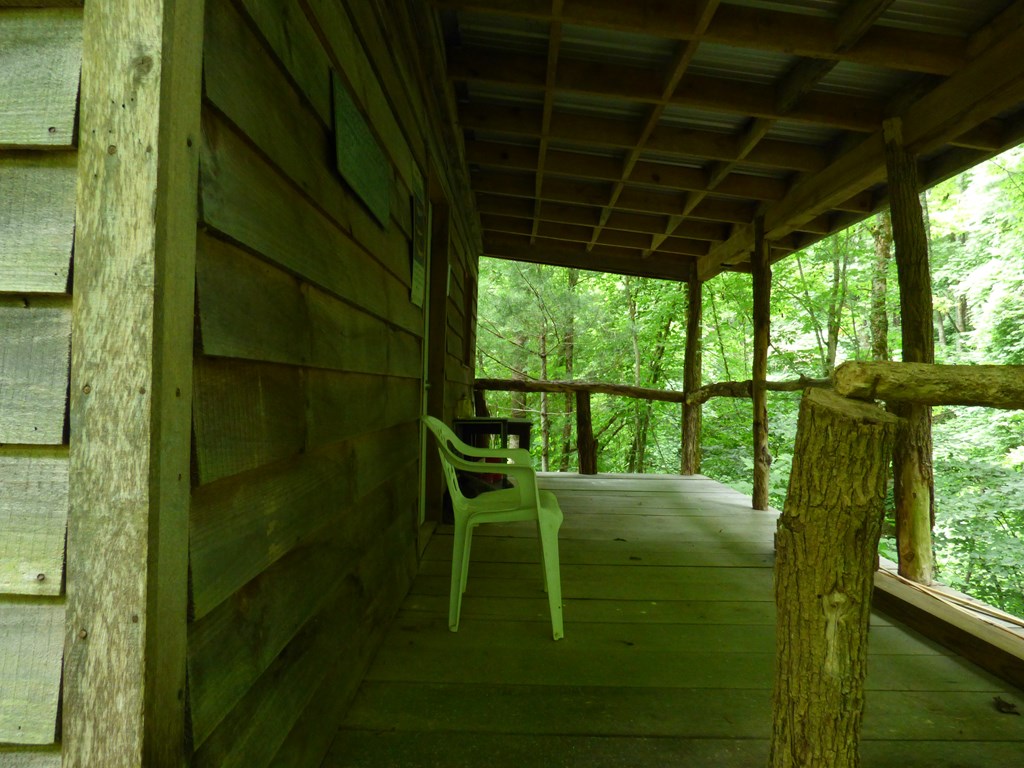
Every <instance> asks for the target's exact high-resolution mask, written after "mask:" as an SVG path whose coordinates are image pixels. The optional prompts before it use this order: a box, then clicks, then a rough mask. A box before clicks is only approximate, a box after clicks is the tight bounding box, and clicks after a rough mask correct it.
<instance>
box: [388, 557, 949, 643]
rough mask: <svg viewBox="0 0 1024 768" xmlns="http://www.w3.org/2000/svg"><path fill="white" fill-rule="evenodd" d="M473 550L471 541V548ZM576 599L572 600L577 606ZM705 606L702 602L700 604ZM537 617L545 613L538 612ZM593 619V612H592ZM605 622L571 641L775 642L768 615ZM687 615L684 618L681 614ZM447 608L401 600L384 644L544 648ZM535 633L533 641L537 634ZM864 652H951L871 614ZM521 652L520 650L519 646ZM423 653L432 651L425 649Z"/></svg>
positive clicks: (530, 635) (508, 628) (500, 623)
mask: <svg viewBox="0 0 1024 768" xmlns="http://www.w3.org/2000/svg"><path fill="white" fill-rule="evenodd" d="M475 552H476V549H475V546H474V553H475ZM579 604H580V603H576V605H579ZM705 607H706V606H705ZM540 618H541V619H542V620H543V619H544V618H545V617H543V616H541V617H540ZM594 618H596V617H594ZM605 618H606V620H604V621H587V622H586V627H585V629H583V630H582V631H580V632H578V633H574V634H573V645H574V646H576V647H577V648H579V649H590V650H594V651H598V650H602V649H605V650H612V651H619V650H621V649H623V648H636V649H638V650H643V651H678V652H681V653H700V652H709V651H714V652H728V653H748V652H754V653H757V652H769V653H770V652H771V651H772V649H773V648H774V647H775V625H774V623H773V622H772V621H771V620H770V619H769V620H766V621H763V622H755V621H753V620H750V621H748V622H746V623H740V622H738V621H735V620H733V619H732V617H731V616H730V617H728V618H726V619H725V620H724V621H715V619H716V618H725V617H724V615H723V614H721V613H718V614H709V613H707V612H704V613H700V612H699V611H697V610H694V611H693V613H692V614H691V615H690V616H689V617H686V616H683V615H682V614H680V619H681V620H680V621H678V622H655V621H645V620H642V619H637V617H635V616H622V615H621V614H620V615H615V614H613V613H611V612H609V614H608V616H606V617H605ZM685 618H688V620H687V621H683V620H682V619H685ZM446 622H447V613H445V612H442V611H438V612H436V613H434V612H429V611H422V610H412V609H410V608H408V607H406V606H404V605H403V609H402V611H400V612H399V614H398V616H397V617H396V618H395V625H394V628H395V631H394V632H393V633H392V636H391V637H390V638H389V640H388V641H387V643H394V644H403V643H404V644H410V643H411V644H413V645H415V646H416V647H418V648H420V649H422V650H425V651H428V652H432V651H433V650H435V649H436V650H437V651H439V652H445V653H449V654H451V655H453V656H456V657H457V656H458V654H459V653H460V652H461V651H462V650H483V649H485V648H491V649H492V650H498V649H501V650H502V651H503V652H504V651H506V650H507V651H510V652H518V651H519V650H522V649H527V648H533V647H541V648H543V647H546V645H547V643H546V642H542V641H543V640H544V638H543V633H540V635H538V633H537V632H536V630H535V629H534V628H533V627H532V626H531V624H532V623H533V622H530V621H523V620H522V618H521V617H518V616H511V617H510V616H502V617H495V618H491V619H488V620H480V621H474V622H472V623H471V624H468V625H467V626H465V627H462V626H460V627H459V631H458V632H456V633H451V632H449V631H448V624H447V623H446ZM538 637H540V639H539V640H538V639H537V638H538ZM868 650H869V653H871V654H872V655H873V656H874V655H908V656H935V655H939V656H951V655H953V652H952V651H949V650H948V649H946V648H943V647H942V646H941V645H939V644H938V643H936V642H933V641H930V640H927V639H925V638H924V637H923V636H921V635H919V634H917V633H915V632H912V631H910V630H908V629H907V628H906V627H904V626H893V625H891V624H887V623H884V622H881V621H880V618H879V617H878V616H875V617H873V618H872V627H871V635H870V642H869V648H868ZM524 652H525V650H524ZM427 655H431V654H430V653H428V654H427Z"/></svg>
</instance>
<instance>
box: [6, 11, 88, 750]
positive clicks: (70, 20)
mask: <svg viewBox="0 0 1024 768" xmlns="http://www.w3.org/2000/svg"><path fill="white" fill-rule="evenodd" d="M0 5H4V6H9V5H12V3H10V2H3V3H0ZM13 5H15V6H18V5H28V4H27V3H13ZM32 5H46V3H32ZM63 5H71V6H75V5H77V6H81V3H80V2H79V3H63ZM81 61H82V10H81V8H80V7H77V8H76V7H70V8H3V9H2V10H0V81H2V83H3V85H2V87H0V764H3V765H5V766H6V765H12V766H19V767H20V766H32V767H33V768H35V767H36V766H53V765H59V764H60V751H59V747H58V746H56V739H57V730H58V724H57V712H58V708H59V707H58V704H59V699H60V689H61V659H62V652H63V646H64V614H65V602H64V587H63V582H64V538H65V530H66V527H67V520H68V444H67V427H66V423H67V395H68V366H69V361H70V339H71V295H70V292H71V285H70V274H71V255H72V245H73V243H72V241H73V237H74V223H75V180H76V168H77V160H78V158H77V152H76V151H75V150H74V148H73V147H74V144H75V135H74V130H75V118H76V110H77V100H78V83H79V70H80V67H81ZM28 745H35V746H32V747H29V746H28ZM46 745H50V746H49V747H47V746H46ZM40 750H42V751H40Z"/></svg>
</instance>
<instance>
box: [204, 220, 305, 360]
mask: <svg viewBox="0 0 1024 768" xmlns="http://www.w3.org/2000/svg"><path fill="white" fill-rule="evenodd" d="M196 287H197V290H198V294H199V307H198V309H199V328H200V338H201V343H202V349H203V352H204V353H206V354H207V355H215V356H218V357H239V358H245V359H250V360H265V361H269V362H278V363H291V364H296V365H301V364H305V363H308V362H309V347H310V340H309V336H310V330H309V326H308V316H307V313H306V308H305V297H304V296H303V294H302V290H301V288H300V283H299V281H298V280H297V279H296V278H295V277H293V276H292V275H289V274H287V273H285V272H283V271H281V270H280V269H278V268H276V267H274V266H273V265H270V264H267V263H266V262H263V261H260V260H259V259H257V258H255V257H254V256H252V255H251V254H248V253H246V252H245V251H242V250H241V249H240V248H236V247H235V246H232V245H229V244H228V243H225V242H224V241H223V240H219V239H217V238H214V237H209V236H207V235H202V236H200V237H199V238H198V241H197V253H196Z"/></svg>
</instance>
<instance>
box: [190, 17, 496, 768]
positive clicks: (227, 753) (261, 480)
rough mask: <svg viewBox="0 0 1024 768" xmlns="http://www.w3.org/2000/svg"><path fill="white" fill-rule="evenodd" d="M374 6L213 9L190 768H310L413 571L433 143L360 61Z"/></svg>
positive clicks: (373, 25)
mask: <svg viewBox="0 0 1024 768" xmlns="http://www.w3.org/2000/svg"><path fill="white" fill-rule="evenodd" d="M367 10H368V7H367V4H366V3H362V2H359V3H352V4H351V7H349V6H347V5H346V4H345V3H337V2H318V1H317V0H313V1H311V2H309V3H302V4H300V3H294V2H291V1H290V0H207V8H206V30H205V41H204V57H203V59H204V61H203V63H204V92H205V101H204V105H203V119H202V122H203V136H202V142H201V146H200V212H201V213H200V217H201V221H200V235H199V239H198V244H197V261H196V296H197V306H198V317H197V327H196V358H195V366H194V375H193V385H194V394H193V429H194V450H193V478H192V481H193V492H192V508H191V521H190V569H191V581H190V584H191V595H190V597H191V600H190V624H189V649H188V666H189V696H190V702H189V703H190V712H191V718H192V722H191V733H192V740H193V749H194V759H193V762H194V764H195V765H196V766H234V765H237V766H246V767H247V768H248V767H250V766H264V765H272V764H273V765H310V766H312V765H319V762H320V760H321V758H322V756H323V754H324V753H325V752H326V750H327V747H328V742H329V740H330V738H331V733H332V729H333V727H334V725H335V724H336V723H337V722H338V721H339V720H340V718H341V716H342V713H343V711H344V709H345V707H346V706H347V703H348V701H349V699H350V697H351V695H352V694H353V692H354V691H355V688H356V686H357V685H358V683H359V681H360V680H361V678H362V674H363V672H364V670H365V669H366V666H367V664H368V662H369V659H370V657H371V655H372V653H373V652H374V650H375V649H376V646H377V644H378V642H379V639H380V637H381V636H382V632H383V628H384V627H385V626H386V624H387V622H388V620H389V619H390V618H391V617H392V616H393V615H394V612H395V611H396V610H397V606H398V604H399V601H400V600H401V598H402V596H403V595H404V594H405V593H406V591H407V590H408V586H409V584H410V582H411V579H412V576H413V574H414V572H415V569H416V552H417V549H416V533H417V517H416V515H417V512H416V510H417V500H418V472H419V469H418V468H419V431H420V427H419V423H418V416H419V413H420V399H421V391H422V382H421V377H422V357H421V356H422V341H423V327H424V317H423V311H422V309H421V308H420V307H418V306H417V305H416V304H414V303H413V302H412V301H411V300H410V286H411V284H412V277H411V262H410V247H411V242H410V239H411V234H412V220H411V216H412V214H411V211H412V200H411V195H412V190H413V189H422V188H424V186H425V178H426V177H425V173H426V171H425V168H426V158H427V147H428V145H431V144H436V143H437V141H438V140H437V138H436V137H430V136H428V133H429V131H430V130H432V129H430V124H431V119H432V118H429V117H428V116H425V114H424V113H423V110H422V104H421V103H417V101H416V100H417V99H419V98H420V97H419V95H418V91H416V90H415V89H413V90H412V91H411V92H407V91H406V89H405V86H400V85H399V84H400V83H404V82H405V80H404V78H405V75H404V73H403V71H402V70H401V68H396V66H397V65H396V63H395V61H394V60H393V50H392V48H393V45H389V46H388V47H387V48H377V47H375V46H374V45H368V44H366V41H368V40H376V41H382V40H383V39H384V37H383V32H382V29H381V27H380V19H379V18H378V17H377V16H376V14H375V13H373V12H371V13H369V14H367V13H366V11H367ZM367 25H368V26H367ZM332 73H333V75H332ZM335 87H342V88H344V89H346V90H347V92H348V94H349V95H350V96H351V98H352V100H353V101H354V103H355V104H356V105H357V107H358V109H359V111H360V113H361V115H362V116H363V118H364V119H365V125H366V126H367V129H368V131H369V132H370V134H371V135H372V136H373V137H374V141H376V143H377V145H378V146H379V148H380V150H381V152H382V153H383V156H384V157H385V158H386V168H385V169H384V170H385V173H384V174H383V176H382V178H385V179H386V183H387V186H388V198H389V200H390V203H389V208H390V218H389V220H388V221H387V222H385V223H384V224H381V223H380V222H378V220H377V219H376V218H375V217H374V215H373V214H372V213H371V212H370V211H369V209H367V208H366V207H365V206H364V204H363V202H362V201H361V199H360V198H359V197H358V196H357V195H356V193H355V192H354V191H353V189H352V188H351V187H350V186H349V185H348V184H347V183H346V182H345V181H344V179H343V178H342V176H341V174H340V173H339V172H338V170H337V169H336V163H335V126H334V117H333V99H332V92H333V89H334V88H335ZM448 183H450V182H448ZM464 252H470V251H464ZM472 252H474V253H475V252H476V251H475V250H473V251H472ZM474 268H475V267H474ZM463 269H464V267H463Z"/></svg>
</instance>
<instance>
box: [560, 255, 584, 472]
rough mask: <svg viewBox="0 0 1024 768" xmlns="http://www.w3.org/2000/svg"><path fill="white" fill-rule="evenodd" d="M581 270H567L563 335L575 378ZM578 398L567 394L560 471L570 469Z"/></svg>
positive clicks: (570, 371) (567, 373)
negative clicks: (567, 294)
mask: <svg viewBox="0 0 1024 768" xmlns="http://www.w3.org/2000/svg"><path fill="white" fill-rule="evenodd" d="M579 274H580V273H579V270H578V269H568V270H566V279H567V281H568V291H569V299H570V300H569V316H568V318H566V322H565V336H563V337H562V355H563V358H564V361H565V378H567V379H569V380H570V381H571V380H572V378H573V373H574V368H575V364H576V303H575V298H574V297H575V295H576V285H577V284H578V283H579ZM575 402H576V398H575V396H574V395H572V394H571V393H567V394H566V396H565V421H564V422H563V423H562V455H561V458H560V459H559V462H558V471H559V472H568V471H569V454H570V453H572V422H573V414H574V413H575V409H574V407H573V406H574V404H575Z"/></svg>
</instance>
